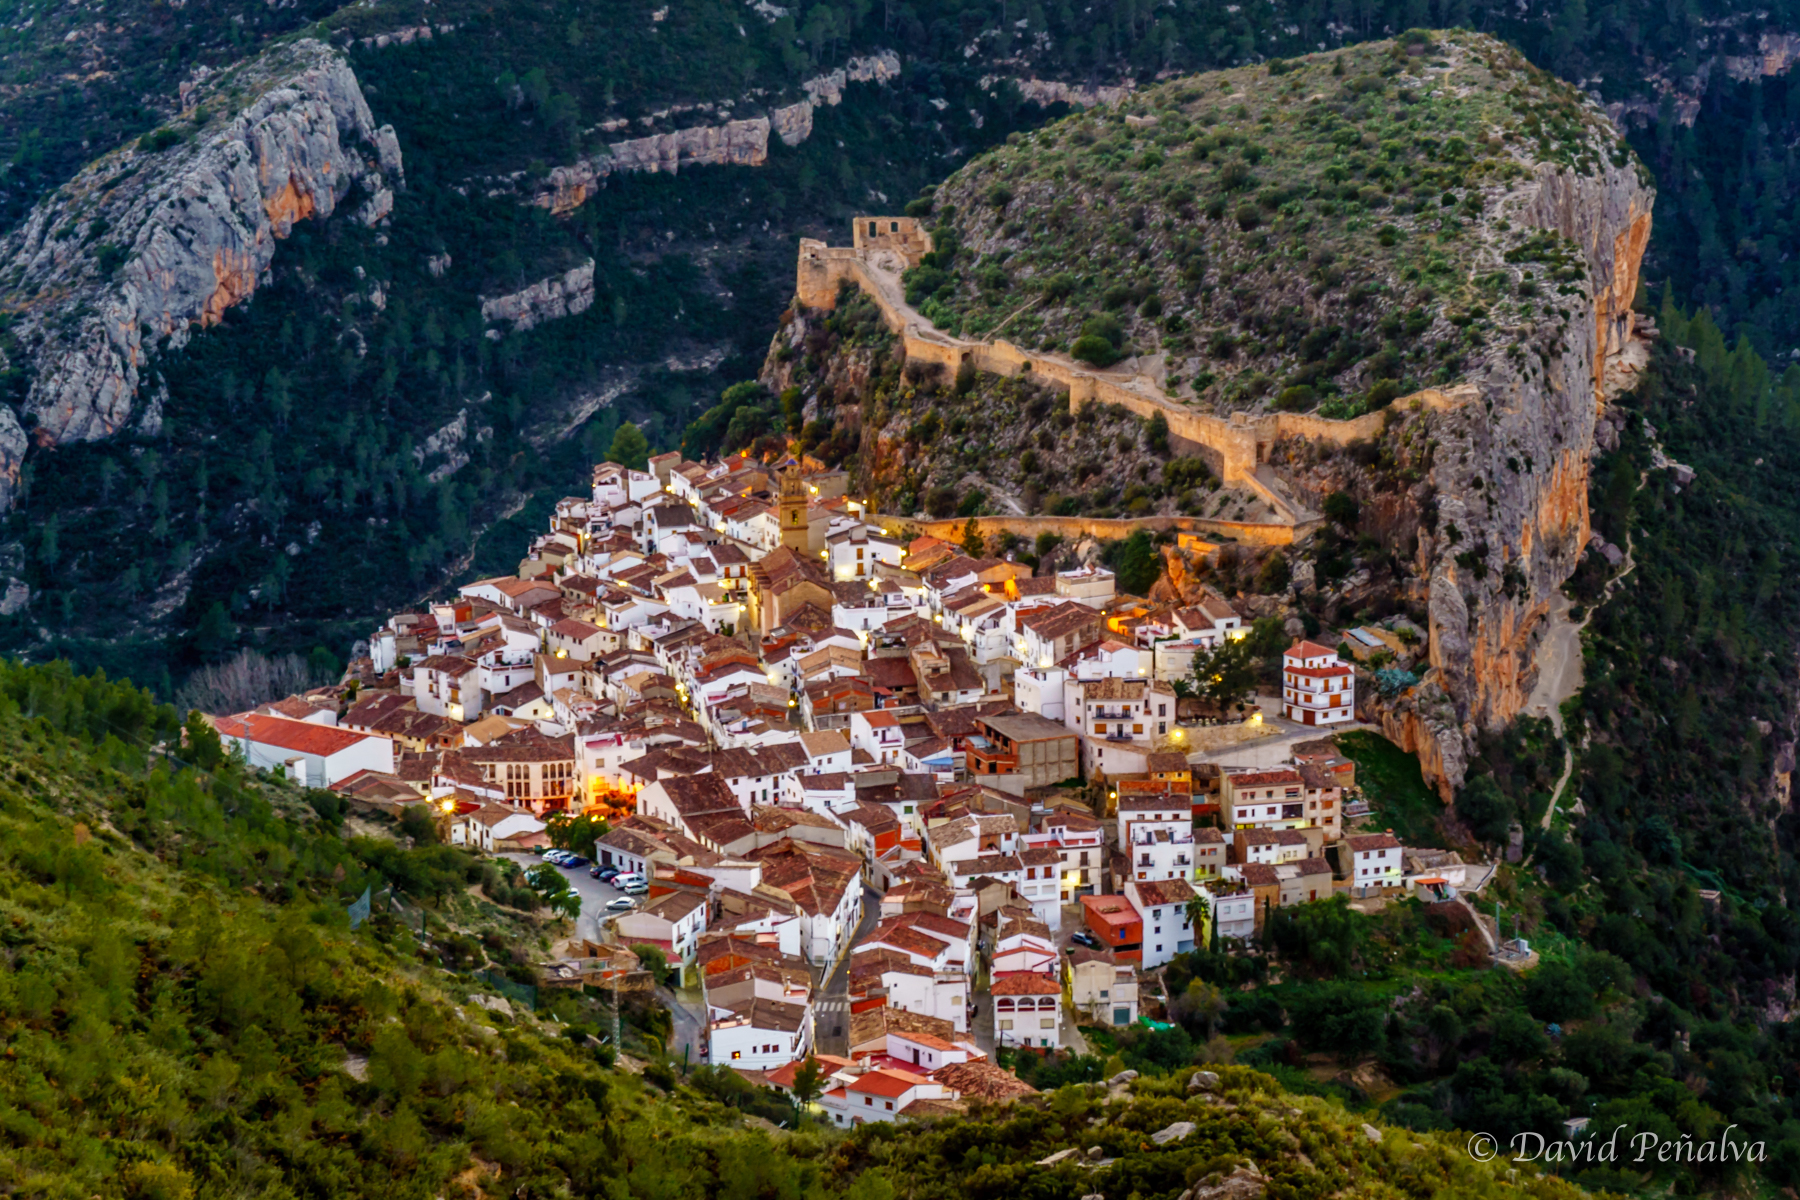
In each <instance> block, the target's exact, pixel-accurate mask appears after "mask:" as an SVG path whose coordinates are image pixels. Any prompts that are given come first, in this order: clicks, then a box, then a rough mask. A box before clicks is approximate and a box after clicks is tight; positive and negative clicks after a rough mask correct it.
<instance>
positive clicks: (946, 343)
mask: <svg viewBox="0 0 1800 1200" xmlns="http://www.w3.org/2000/svg"><path fill="white" fill-rule="evenodd" d="M870 222H874V223H875V224H876V226H877V227H878V234H877V235H876V237H873V238H871V237H869V236H867V234H866V230H867V228H868V226H869V223H870ZM890 226H898V231H896V230H894V229H890V228H889V227H890ZM909 227H910V229H911V230H917V222H914V221H910V220H908V219H907V218H904V217H869V216H859V217H857V218H855V220H854V224H853V226H852V230H851V233H852V239H853V241H854V242H855V245H854V246H851V247H841V246H827V245H826V244H825V243H824V242H821V241H818V240H816V239H813V238H805V239H802V240H801V242H800V256H799V262H798V267H797V271H796V278H795V289H794V290H795V295H796V297H797V298H798V300H799V302H800V303H801V304H803V305H805V306H806V307H808V308H818V309H830V308H833V307H835V306H836V305H837V294H838V288H839V287H840V286H841V285H843V284H844V283H851V284H854V285H855V286H856V287H857V288H858V289H860V290H861V291H862V292H863V293H864V294H865V295H867V296H868V297H869V298H870V299H872V300H874V301H875V304H876V306H877V307H878V308H879V309H880V310H881V315H882V319H883V320H884V321H885V322H886V323H887V326H888V328H889V329H891V330H892V331H893V332H894V333H895V335H896V336H898V337H899V338H900V339H901V341H902V343H903V344H904V346H905V349H906V357H907V358H908V359H909V360H916V361H921V362H929V363H936V364H938V365H939V366H942V367H945V368H947V369H949V370H952V371H954V370H956V369H957V368H958V367H960V366H961V365H962V364H963V363H964V362H971V363H973V364H974V366H975V369H976V370H978V371H986V372H988V373H990V374H994V375H1023V374H1027V373H1029V374H1031V375H1034V376H1035V377H1037V378H1039V379H1045V380H1048V381H1049V382H1050V383H1052V384H1053V385H1055V386H1057V387H1059V388H1062V389H1063V390H1065V391H1066V392H1068V394H1069V407H1070V409H1071V410H1072V411H1078V410H1079V409H1080V408H1081V406H1082V405H1084V404H1089V403H1098V404H1117V405H1120V406H1122V407H1123V408H1125V409H1127V410H1128V411H1130V412H1133V413H1135V414H1137V415H1138V416H1140V417H1143V418H1144V419H1146V420H1148V419H1150V418H1151V417H1154V416H1156V415H1158V414H1161V416H1162V417H1163V419H1164V420H1166V421H1167V422H1168V423H1169V434H1170V436H1171V437H1173V438H1175V439H1177V440H1178V441H1180V442H1182V443H1185V444H1186V445H1187V446H1191V447H1194V448H1195V449H1197V450H1199V451H1202V452H1203V453H1204V455H1205V457H1206V458H1207V460H1208V462H1209V463H1210V464H1211V465H1212V467H1213V469H1214V470H1215V471H1217V472H1218V474H1219V476H1220V478H1221V479H1222V480H1223V481H1224V482H1225V484H1226V485H1227V486H1229V487H1239V486H1247V484H1248V481H1249V480H1250V477H1251V476H1252V475H1253V474H1254V473H1255V471H1256V468H1257V465H1258V464H1259V463H1261V462H1264V461H1266V460H1267V458H1268V455H1269V449H1270V447H1272V446H1273V445H1274V444H1275V442H1276V441H1277V440H1279V439H1281V438H1287V437H1300V438H1311V439H1314V440H1317V441H1327V442H1332V443H1334V444H1336V445H1340V446H1342V445H1348V444H1349V443H1350V442H1353V441H1357V440H1361V439H1367V438H1371V437H1374V436H1376V435H1377V434H1379V433H1380V432H1381V430H1382V428H1383V426H1384V425H1385V423H1386V421H1387V414H1386V413H1385V412H1373V413H1365V414H1364V415H1362V416H1360V417H1355V418H1352V419H1350V420H1347V421H1339V420H1332V419H1330V418H1327V417H1320V416H1314V415H1312V414H1309V413H1268V414H1264V415H1261V416H1254V417H1253V416H1251V415H1250V414H1249V413H1243V412H1237V413H1232V414H1231V415H1230V416H1229V417H1221V416H1218V415H1215V414H1212V413H1199V412H1195V411H1193V410H1192V409H1191V408H1188V407H1187V406H1186V405H1184V404H1181V403H1179V402H1178V401H1175V400H1172V399H1170V398H1169V397H1168V396H1167V395H1165V394H1164V393H1163V392H1162V390H1161V389H1160V388H1158V387H1157V386H1156V385H1155V384H1154V383H1152V382H1151V380H1150V379H1149V377H1147V376H1144V375H1138V374H1127V373H1125V372H1122V371H1101V370H1097V369H1095V368H1091V367H1087V366H1083V365H1082V364H1079V363H1077V362H1075V361H1073V360H1071V359H1069V358H1066V357H1064V356H1062V355H1059V354H1041V353H1034V352H1032V351H1028V350H1024V349H1022V348H1020V347H1018V346H1015V345H1014V344H1013V343H1011V342H1008V341H1005V340H1004V339H1001V340H996V341H992V342H979V341H970V340H967V339H964V338H954V337H951V336H949V335H948V334H945V333H942V332H940V331H939V330H937V329H935V328H933V327H931V326H930V325H929V324H926V323H925V322H924V321H922V320H921V319H920V318H919V316H918V314H917V313H914V312H913V311H912V310H911V309H909V308H907V307H906V306H905V301H904V300H903V298H901V297H900V296H898V295H895V294H894V292H895V289H894V288H893V286H892V285H891V284H890V283H889V282H888V281H886V280H884V279H883V278H881V277H880V276H879V275H878V274H877V273H876V272H875V271H873V270H871V269H870V266H869V259H870V258H871V257H872V256H874V255H875V254H878V253H882V252H888V253H901V254H903V255H904V254H907V253H909V252H912V253H916V252H918V251H917V247H918V241H917V238H924V239H925V240H924V246H925V248H926V249H929V247H930V241H929V238H928V237H926V235H924V234H923V233H922V232H918V233H917V234H916V236H910V237H909V235H908V233H907V231H908V230H909ZM889 243H891V244H889ZM865 247H866V249H865ZM907 261H908V262H909V263H916V262H917V258H916V257H909V258H908V260H907ZM1627 304H1629V301H1627ZM1478 395H1479V393H1478V391H1477V390H1476V389H1475V388H1474V387H1473V386H1471V385H1463V386H1461V387H1456V388H1449V389H1446V390H1439V389H1437V388H1427V389H1426V390H1424V391H1422V392H1417V393H1415V394H1413V395H1411V396H1405V397H1402V398H1401V399H1399V400H1396V401H1395V402H1394V403H1395V404H1396V405H1399V406H1402V407H1405V406H1412V405H1417V406H1420V407H1425V408H1454V407H1457V406H1458V405H1461V404H1465V403H1467V402H1469V401H1470V400H1473V399H1475V398H1477V396H1478Z"/></svg>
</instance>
